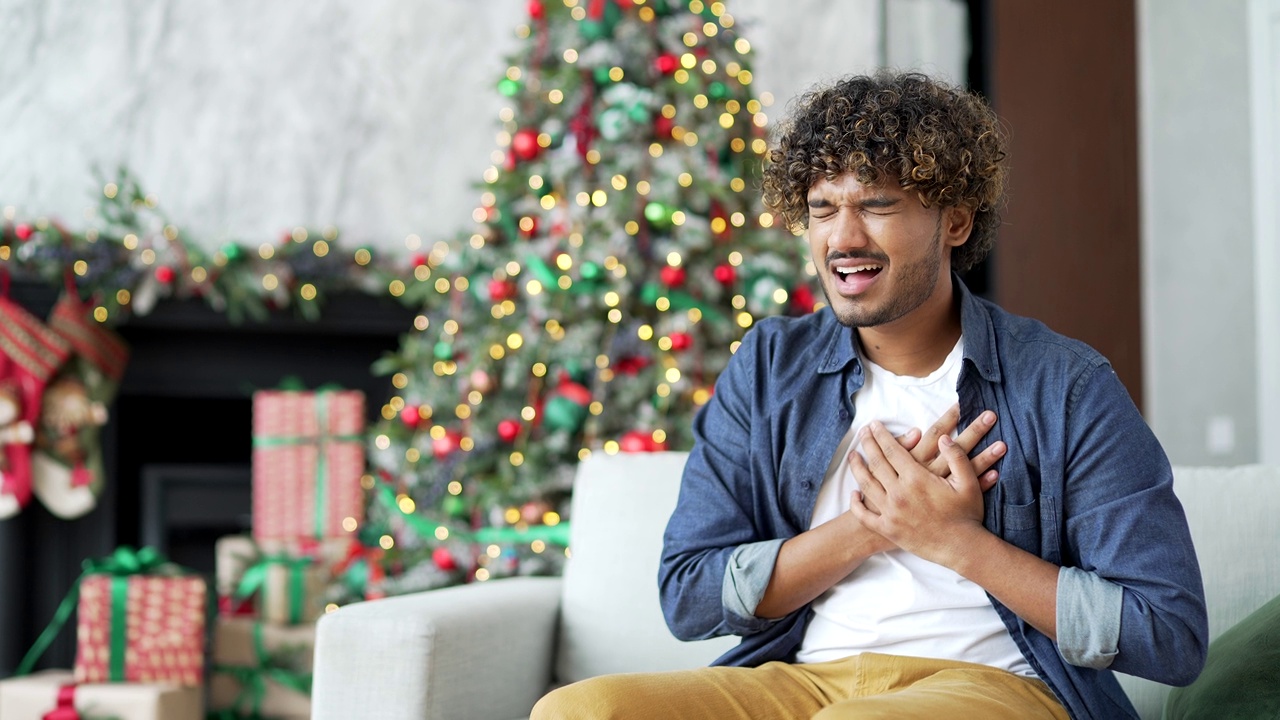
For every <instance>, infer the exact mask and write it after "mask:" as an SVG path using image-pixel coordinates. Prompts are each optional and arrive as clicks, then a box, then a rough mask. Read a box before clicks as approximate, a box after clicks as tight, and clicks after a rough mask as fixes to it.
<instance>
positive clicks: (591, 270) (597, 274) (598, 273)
mask: <svg viewBox="0 0 1280 720" xmlns="http://www.w3.org/2000/svg"><path fill="white" fill-rule="evenodd" d="M580 274H581V276H582V279H583V280H584V281H586V282H597V281H600V280H603V279H604V268H602V267H600V266H599V265H597V264H596V263H593V262H590V261H588V262H584V263H582V270H581V271H580Z"/></svg>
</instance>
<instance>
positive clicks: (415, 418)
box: [400, 405, 422, 430]
mask: <svg viewBox="0 0 1280 720" xmlns="http://www.w3.org/2000/svg"><path fill="white" fill-rule="evenodd" d="M400 422H402V423H404V425H405V427H407V428H409V429H410V430H413V429H415V428H417V427H418V425H420V424H422V415H420V414H418V406H417V405H405V406H404V409H403V410H401V411H400Z"/></svg>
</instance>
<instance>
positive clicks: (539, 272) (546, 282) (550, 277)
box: [524, 255, 599, 295]
mask: <svg viewBox="0 0 1280 720" xmlns="http://www.w3.org/2000/svg"><path fill="white" fill-rule="evenodd" d="M524 264H525V267H527V268H529V272H531V273H533V276H534V279H536V280H537V281H538V282H540V283H542V287H543V288H545V289H546V290H547V292H553V293H559V292H569V293H573V294H575V295H587V294H590V293H592V292H595V286H597V285H598V284H599V281H598V280H580V281H578V282H576V283H574V284H572V285H570V286H569V289H568V290H565V289H564V288H562V287H560V277H559V276H558V275H556V272H555V271H554V270H552V269H551V266H550V265H548V264H547V262H546V261H545V260H543V259H542V258H540V257H538V256H537V255H526V256H525V258H524Z"/></svg>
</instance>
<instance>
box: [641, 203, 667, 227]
mask: <svg viewBox="0 0 1280 720" xmlns="http://www.w3.org/2000/svg"><path fill="white" fill-rule="evenodd" d="M671 213H672V210H671V208H669V207H667V206H666V205H663V204H662V203H660V202H656V201H655V202H650V203H647V204H646V205H645V206H644V219H645V220H648V221H649V223H650V224H651V225H654V226H656V227H667V226H668V225H670V224H671Z"/></svg>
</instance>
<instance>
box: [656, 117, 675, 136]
mask: <svg viewBox="0 0 1280 720" xmlns="http://www.w3.org/2000/svg"><path fill="white" fill-rule="evenodd" d="M675 126H676V121H675V120H672V119H671V118H669V117H665V116H663V115H659V116H658V117H657V118H655V119H654V121H653V134H654V135H657V136H658V137H659V138H669V137H671V131H672V129H674V128H675Z"/></svg>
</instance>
